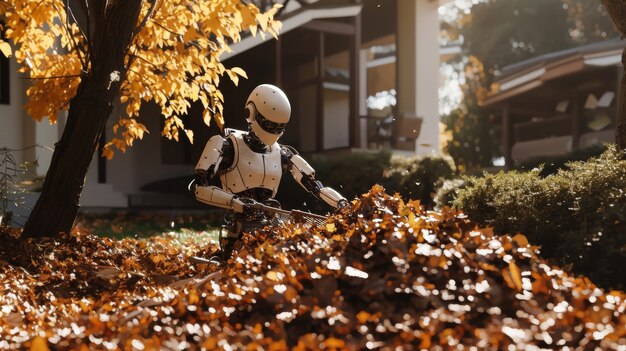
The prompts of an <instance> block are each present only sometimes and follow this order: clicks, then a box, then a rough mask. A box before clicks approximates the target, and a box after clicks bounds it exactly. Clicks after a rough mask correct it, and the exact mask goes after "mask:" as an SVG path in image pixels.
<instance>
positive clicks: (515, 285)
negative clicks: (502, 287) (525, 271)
mask: <svg viewBox="0 0 626 351" xmlns="http://www.w3.org/2000/svg"><path fill="white" fill-rule="evenodd" d="M502 277H503V278H504V281H505V282H506V284H507V285H508V286H509V287H510V288H512V289H515V290H516V291H521V290H522V274H521V272H520V270H519V267H517V264H515V262H513V261H511V262H509V269H503V270H502Z"/></svg>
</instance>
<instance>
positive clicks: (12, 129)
mask: <svg viewBox="0 0 626 351" xmlns="http://www.w3.org/2000/svg"><path fill="white" fill-rule="evenodd" d="M9 84H10V85H9V89H10V96H9V99H10V104H8V105H5V104H0V147H7V148H9V149H22V148H24V146H25V144H24V134H25V133H26V132H27V130H26V128H24V126H25V124H26V123H27V122H28V121H27V120H26V115H25V113H24V110H23V108H22V106H23V105H24V91H25V86H24V84H23V80H22V79H19V76H18V72H17V64H16V63H15V60H14V59H10V60H9ZM24 154H25V153H24V152H17V153H15V157H16V161H18V162H23V161H24V160H25V159H27V157H25V155H24Z"/></svg>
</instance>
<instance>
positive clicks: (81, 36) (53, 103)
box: [0, 0, 280, 158]
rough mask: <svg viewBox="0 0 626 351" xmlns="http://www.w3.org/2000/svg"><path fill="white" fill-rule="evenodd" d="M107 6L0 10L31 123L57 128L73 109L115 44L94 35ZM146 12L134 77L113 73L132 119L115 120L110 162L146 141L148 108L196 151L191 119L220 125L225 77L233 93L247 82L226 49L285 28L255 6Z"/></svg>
mask: <svg viewBox="0 0 626 351" xmlns="http://www.w3.org/2000/svg"><path fill="white" fill-rule="evenodd" d="M135 1H138V0H135ZM110 3H111V1H109V2H106V1H102V0H80V1H77V2H70V1H63V0H43V1H42V0H3V1H2V2H1V3H0V15H2V16H3V17H4V18H5V19H6V20H5V21H6V22H5V23H6V25H5V28H4V29H5V33H6V38H7V39H8V40H9V41H10V42H11V43H12V45H13V48H14V50H13V51H14V54H15V58H16V60H17V62H18V64H19V65H20V71H21V72H24V73H26V74H28V76H29V77H30V78H31V80H32V82H33V84H32V85H31V86H30V87H29V88H28V90H27V95H28V97H29V100H28V102H27V104H26V110H27V113H28V114H29V115H30V116H31V117H32V118H34V119H36V120H39V121H40V120H42V119H44V118H48V119H49V120H50V121H51V122H55V121H56V118H57V112H59V111H63V110H66V109H67V108H68V106H69V102H70V100H71V99H72V98H73V97H74V96H75V95H76V90H77V88H78V85H79V83H80V81H81V79H83V77H84V76H85V75H88V74H89V71H90V70H91V69H92V68H93V67H92V62H93V59H94V57H93V56H94V55H106V53H96V52H94V51H93V50H92V48H93V47H94V46H95V44H96V42H98V41H102V40H106V38H105V37H106V36H110V35H113V33H102V32H99V31H97V30H96V29H97V28H98V23H97V22H98V21H101V20H102V18H103V17H104V16H105V13H106V12H107V11H108V9H109V7H110V6H111V4H110ZM76 4H79V5H80V6H76ZM141 4H142V7H141V13H140V16H139V23H138V24H137V27H136V30H135V32H133V33H132V38H131V40H132V41H131V45H130V46H129V47H128V48H127V50H126V56H125V59H124V66H125V67H126V69H127V74H126V75H125V76H120V72H119V71H113V72H110V77H109V79H110V81H109V87H110V84H111V83H114V82H116V81H119V80H120V79H122V80H123V81H121V88H120V93H119V101H120V103H122V104H123V105H124V107H125V109H124V110H125V113H123V114H122V115H120V116H117V120H116V121H115V124H114V126H113V132H114V134H115V137H114V138H113V139H112V140H110V141H109V142H108V143H107V144H106V146H105V148H104V154H105V155H106V156H107V157H108V158H111V157H112V156H113V153H114V150H115V149H119V150H122V151H124V150H126V148H127V147H128V146H131V145H132V144H133V142H134V141H135V140H137V139H141V138H142V137H143V135H144V133H146V132H147V129H146V127H145V126H144V125H143V124H142V123H141V122H140V121H139V120H138V117H139V111H140V108H141V106H142V104H143V103H145V102H148V101H153V102H155V103H156V104H157V105H158V106H159V107H160V110H161V114H162V116H163V118H164V119H165V121H164V127H163V130H162V131H161V134H162V135H163V136H165V137H167V138H170V139H175V140H179V138H180V135H181V134H185V135H186V137H187V138H188V139H189V140H190V141H191V142H193V131H191V130H189V129H186V128H185V124H184V118H185V116H186V114H187V112H188V109H189V107H190V105H191V103H192V102H195V101H199V102H201V103H202V106H203V107H204V109H205V110H204V114H203V118H204V122H205V123H206V124H209V123H210V122H211V119H214V120H215V121H216V122H217V123H218V124H219V125H220V126H221V125H223V123H224V121H223V116H222V103H223V101H224V97H223V96H222V94H221V93H220V91H219V90H218V84H219V81H220V77H221V76H222V75H224V74H227V75H228V76H229V77H230V78H231V79H232V80H233V82H234V83H235V84H236V83H237V82H238V80H239V77H246V73H245V72H244V71H243V70H242V69H240V68H238V67H233V68H226V67H225V66H224V65H223V64H222V63H221V62H220V55H222V54H223V53H224V52H228V51H230V50H231V49H230V46H229V45H231V44H232V43H234V42H237V41H239V40H240V39H241V34H240V33H241V32H242V31H246V30H250V31H252V33H253V34H255V35H256V34H257V32H259V35H265V34H264V32H268V33H270V34H272V35H276V34H277V33H278V30H279V28H280V22H277V21H274V20H273V16H274V15H275V14H276V11H277V10H278V6H275V7H273V8H271V9H270V10H269V11H267V12H265V13H262V12H261V11H260V10H259V9H258V8H257V7H256V6H254V5H253V4H252V3H247V2H243V1H240V0H203V1H182V0H153V1H141ZM73 5H74V6H73ZM259 30H260V31H259ZM0 49H2V51H3V52H6V53H8V52H10V51H9V48H8V47H7V43H6V42H2V43H0Z"/></svg>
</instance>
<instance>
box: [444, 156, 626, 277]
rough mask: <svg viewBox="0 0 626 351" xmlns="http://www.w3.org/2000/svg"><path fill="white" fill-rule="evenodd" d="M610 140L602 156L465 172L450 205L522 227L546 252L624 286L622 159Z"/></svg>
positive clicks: (485, 220) (489, 221) (487, 221)
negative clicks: (556, 166)
mask: <svg viewBox="0 0 626 351" xmlns="http://www.w3.org/2000/svg"><path fill="white" fill-rule="evenodd" d="M624 156H625V154H624V152H620V151H618V150H617V148H616V147H615V146H609V147H608V149H607V151H605V152H604V153H602V154H601V155H600V156H599V157H595V158H591V159H589V160H588V161H585V162H583V161H576V162H570V163H567V166H566V167H565V168H563V169H561V170H559V171H557V173H555V174H553V175H549V176H547V177H542V176H541V173H542V171H543V170H542V168H541V167H538V168H536V169H534V170H532V171H529V172H519V171H511V172H500V173H497V174H484V175H483V176H482V177H468V178H466V181H467V186H466V187H465V188H463V189H460V190H459V195H458V198H457V200H456V201H455V206H456V207H458V208H461V209H462V210H463V211H464V212H465V213H466V214H467V215H468V216H469V217H470V218H471V219H472V220H474V221H477V222H479V223H481V224H483V225H486V226H492V227H493V228H494V230H495V231H496V232H497V233H501V234H503V233H510V234H515V233H518V232H521V233H524V234H525V235H526V236H527V237H528V238H529V240H530V241H531V242H532V243H534V244H536V245H541V247H542V254H543V255H544V257H547V258H553V259H555V260H556V261H558V262H559V263H560V264H562V265H569V266H570V267H571V269H572V270H573V271H574V272H577V273H583V274H585V275H588V276H589V277H590V278H591V279H592V280H593V281H594V282H595V283H596V284H599V285H601V286H603V287H611V288H619V289H624V288H626V274H623V271H622V267H624V266H626V160H624Z"/></svg>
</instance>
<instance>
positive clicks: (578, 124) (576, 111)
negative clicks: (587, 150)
mask: <svg viewBox="0 0 626 351" xmlns="http://www.w3.org/2000/svg"><path fill="white" fill-rule="evenodd" d="M572 103H573V104H572V105H573V106H572V121H571V123H572V151H576V150H578V149H580V136H581V134H582V133H581V129H582V123H583V122H582V116H581V113H580V110H581V109H580V108H581V99H580V95H578V94H577V95H576V96H575V97H574V99H572Z"/></svg>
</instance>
